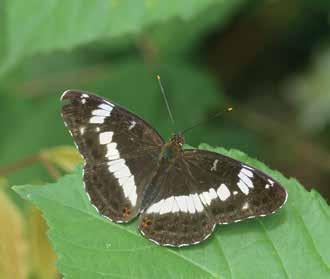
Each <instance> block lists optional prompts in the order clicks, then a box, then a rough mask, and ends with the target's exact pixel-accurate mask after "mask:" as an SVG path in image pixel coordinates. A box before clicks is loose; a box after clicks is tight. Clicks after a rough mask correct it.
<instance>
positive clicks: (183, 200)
mask: <svg viewBox="0 0 330 279" xmlns="http://www.w3.org/2000/svg"><path fill="white" fill-rule="evenodd" d="M185 197H186V196H177V197H175V200H176V201H177V203H178V206H179V208H180V211H182V212H188V208H187V203H186V198H185Z"/></svg>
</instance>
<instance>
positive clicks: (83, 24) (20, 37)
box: [0, 0, 237, 75]
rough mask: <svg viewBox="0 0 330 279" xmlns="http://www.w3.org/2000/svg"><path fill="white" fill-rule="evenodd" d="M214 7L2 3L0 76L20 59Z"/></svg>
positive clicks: (37, 0)
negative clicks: (0, 65)
mask: <svg viewBox="0 0 330 279" xmlns="http://www.w3.org/2000/svg"><path fill="white" fill-rule="evenodd" d="M236 1H237V0H235V1H234V2H236ZM225 2H226V3H227V1H225ZM228 2H229V3H230V2H231V1H228ZM216 3H218V4H222V3H223V1H222V0H204V1H200V0H183V1H182V0H181V1H177V0H169V1H159V0H148V1H145V0H136V1H131V0H122V1H118V0H108V1H104V0H94V1H87V0H80V1H77V0H76V1H55V0H46V1H41V0H31V1H29V5H27V6H25V7H24V9H23V8H22V2H21V1H20V0H11V1H7V2H6V4H5V5H4V9H5V11H6V12H5V15H6V16H5V17H4V19H3V21H4V24H3V25H2V26H4V29H5V30H4V32H3V33H4V35H5V36H3V42H2V43H1V44H0V49H4V50H5V51H6V55H5V56H4V57H3V58H4V59H3V60H4V61H3V63H2V67H0V75H1V74H2V73H4V72H6V71H7V70H8V69H9V68H10V67H11V66H12V65H14V64H15V63H16V62H17V61H18V60H19V59H21V58H22V57H24V56H28V55H32V54H35V53H38V52H49V51H53V50H58V49H71V48H73V47H76V46H78V45H79V44H84V43H88V42H91V41H95V40H100V39H102V38H109V39H110V38H111V39H113V38H118V37H121V38H122V37H123V36H124V35H127V34H137V33H140V32H141V30H142V29H143V28H144V27H146V26H150V25H151V24H155V23H157V22H164V21H166V20H169V19H171V18H180V19H182V20H188V19H190V18H192V17H193V16H195V15H196V14H199V13H200V12H202V11H203V10H205V9H206V8H207V7H209V6H210V5H211V4H216ZM218 8H219V9H221V5H219V7H218ZM226 9H227V5H226ZM18 19H19V20H18Z"/></svg>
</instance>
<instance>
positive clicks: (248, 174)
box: [241, 168, 253, 177]
mask: <svg viewBox="0 0 330 279" xmlns="http://www.w3.org/2000/svg"><path fill="white" fill-rule="evenodd" d="M241 172H243V173H244V174H245V175H246V176H248V177H253V172H252V171H250V170H248V169H246V168H242V169H241Z"/></svg>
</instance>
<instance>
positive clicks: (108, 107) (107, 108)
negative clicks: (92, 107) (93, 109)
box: [98, 102, 114, 112]
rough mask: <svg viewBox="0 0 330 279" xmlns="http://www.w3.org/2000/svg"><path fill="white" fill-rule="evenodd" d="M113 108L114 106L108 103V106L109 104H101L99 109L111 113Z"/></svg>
mask: <svg viewBox="0 0 330 279" xmlns="http://www.w3.org/2000/svg"><path fill="white" fill-rule="evenodd" d="M113 107H114V106H113V105H112V104H110V103H109V102H108V105H107V104H100V105H98V108H99V109H103V110H106V111H108V112H111V111H112V110H113Z"/></svg>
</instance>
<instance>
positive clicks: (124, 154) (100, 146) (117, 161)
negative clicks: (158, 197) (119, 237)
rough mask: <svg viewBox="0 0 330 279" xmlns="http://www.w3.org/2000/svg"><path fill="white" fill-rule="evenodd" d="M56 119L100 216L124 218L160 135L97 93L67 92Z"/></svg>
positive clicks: (131, 212) (136, 200) (154, 158)
mask: <svg viewBox="0 0 330 279" xmlns="http://www.w3.org/2000/svg"><path fill="white" fill-rule="evenodd" d="M62 100H63V101H65V102H66V104H64V106H63V107H62V117H63V119H64V121H65V123H66V125H67V127H68V128H69V130H70V133H71V134H72V136H73V138H74V141H75V143H76V145H77V147H78V149H79V151H80V153H81V154H82V155H83V157H84V160H85V166H84V182H85V187H86V191H87V193H88V194H89V197H90V199H91V202H92V204H93V205H94V206H95V207H96V208H97V210H98V211H99V212H100V213H101V214H102V215H104V216H106V217H108V218H110V219H111V220H113V221H117V222H127V221H129V220H131V219H132V218H134V217H135V216H136V215H137V214H138V213H139V210H140V204H141V199H142V194H143V192H144V191H145V187H146V186H147V185H148V183H149V180H150V179H151V177H152V176H153V174H154V172H155V170H156V167H157V163H158V157H159V153H160V149H161V146H162V144H163V139H162V138H161V137H160V136H159V134H158V133H157V132H156V131H155V130H154V129H153V128H152V127H151V126H150V125H149V124H147V123H146V122H145V121H144V120H142V119H141V118H139V117H138V116H136V115H134V114H133V113H130V112H129V111H127V110H125V109H123V108H121V107H119V106H117V105H115V104H113V103H111V102H109V101H107V100H105V99H103V98H100V97H98V96H95V95H92V94H89V93H84V92H77V91H67V92H65V93H64V94H63V96H62Z"/></svg>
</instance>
